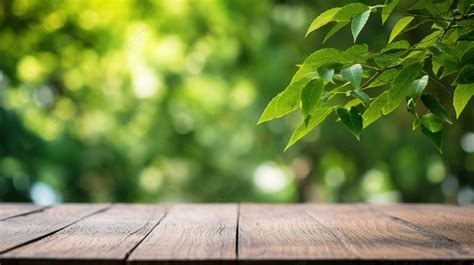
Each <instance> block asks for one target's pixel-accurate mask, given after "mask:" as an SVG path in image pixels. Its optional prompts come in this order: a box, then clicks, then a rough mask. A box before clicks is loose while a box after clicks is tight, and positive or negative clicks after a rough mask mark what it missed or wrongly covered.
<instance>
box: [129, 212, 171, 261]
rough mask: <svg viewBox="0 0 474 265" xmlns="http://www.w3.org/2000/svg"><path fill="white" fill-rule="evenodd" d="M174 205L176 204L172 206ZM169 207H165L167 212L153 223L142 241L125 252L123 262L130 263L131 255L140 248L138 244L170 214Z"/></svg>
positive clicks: (141, 241)
mask: <svg viewBox="0 0 474 265" xmlns="http://www.w3.org/2000/svg"><path fill="white" fill-rule="evenodd" d="M172 207H174V206H172ZM169 210H170V209H169V208H168V207H165V213H164V214H163V216H162V217H161V218H160V219H159V220H158V221H157V222H156V224H155V225H153V227H152V228H151V229H150V231H148V233H146V235H145V236H144V237H143V238H142V239H140V241H138V242H137V244H136V245H135V246H133V247H132V248H131V249H130V250H129V251H128V252H127V253H126V254H125V258H124V260H123V264H127V263H128V261H129V260H128V258H129V257H130V255H132V253H133V251H135V249H137V248H138V246H140V244H141V243H143V241H145V239H146V238H147V237H148V236H149V235H150V234H151V232H153V230H155V228H156V227H158V225H159V224H161V222H162V221H163V220H164V219H165V217H166V216H167V215H168V213H169Z"/></svg>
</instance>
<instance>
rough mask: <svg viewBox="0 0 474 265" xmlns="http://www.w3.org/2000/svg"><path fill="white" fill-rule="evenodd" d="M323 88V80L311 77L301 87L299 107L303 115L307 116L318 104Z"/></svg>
mask: <svg viewBox="0 0 474 265" xmlns="http://www.w3.org/2000/svg"><path fill="white" fill-rule="evenodd" d="M323 90H324V82H323V80H321V79H313V80H311V81H309V83H308V84H306V86H305V87H304V88H303V91H302V92H301V109H302V111H303V115H304V116H307V115H309V114H310V113H312V112H313V111H314V109H315V108H316V106H318V104H319V102H320V99H321V95H322V94H323Z"/></svg>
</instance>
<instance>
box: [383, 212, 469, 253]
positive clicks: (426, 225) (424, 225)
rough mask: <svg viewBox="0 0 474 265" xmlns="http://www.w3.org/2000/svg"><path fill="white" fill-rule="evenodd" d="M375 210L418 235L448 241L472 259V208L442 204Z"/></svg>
mask: <svg viewBox="0 0 474 265" xmlns="http://www.w3.org/2000/svg"><path fill="white" fill-rule="evenodd" d="M376 208H377V210H379V211H380V212H382V213H383V214H386V215H387V216H389V218H393V219H394V220H396V221H397V222H400V223H403V224H405V225H407V226H410V227H413V229H415V230H418V231H420V232H421V233H430V234H433V235H437V236H438V237H440V238H441V239H442V240H444V241H451V242H452V244H454V245H458V246H459V247H458V248H459V249H461V250H464V252H466V253H469V254H468V256H470V257H472V258H473V259H474V207H459V206H445V205H426V204H425V205H419V204H417V205H406V204H405V205H390V206H379V207H376Z"/></svg>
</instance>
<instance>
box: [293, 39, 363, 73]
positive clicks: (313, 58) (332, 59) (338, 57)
mask: <svg viewBox="0 0 474 265" xmlns="http://www.w3.org/2000/svg"><path fill="white" fill-rule="evenodd" d="M368 49H369V48H368V46H367V45H366V44H358V45H354V46H352V47H351V48H349V49H347V50H345V51H341V50H338V49H333V48H327V49H321V50H318V51H316V52H314V53H312V54H311V55H310V56H308V58H306V60H305V61H304V62H303V64H302V65H301V67H300V68H299V69H298V71H297V72H296V74H295V75H294V76H293V79H292V81H291V82H295V81H297V80H300V79H302V78H305V74H307V73H308V72H311V71H313V70H314V69H315V68H317V67H319V66H322V65H329V64H335V63H337V64H343V63H347V62H353V61H357V62H365V61H367V59H368V57H367V53H368Z"/></svg>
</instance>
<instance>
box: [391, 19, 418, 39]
mask: <svg viewBox="0 0 474 265" xmlns="http://www.w3.org/2000/svg"><path fill="white" fill-rule="evenodd" d="M413 18H414V17H411V16H409V17H404V18H402V19H400V20H399V21H398V22H397V24H395V26H394V27H393V29H392V32H391V33H390V38H389V39H388V43H390V42H392V41H393V39H395V37H397V36H398V34H400V32H402V30H403V29H404V28H405V27H406V26H408V24H410V22H411V21H412V20H413Z"/></svg>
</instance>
